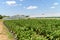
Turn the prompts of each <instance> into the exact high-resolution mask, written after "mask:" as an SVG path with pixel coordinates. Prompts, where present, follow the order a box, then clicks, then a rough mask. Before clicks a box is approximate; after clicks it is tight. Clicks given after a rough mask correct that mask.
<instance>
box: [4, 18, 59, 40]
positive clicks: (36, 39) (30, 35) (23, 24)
mask: <svg viewBox="0 0 60 40" xmlns="http://www.w3.org/2000/svg"><path fill="white" fill-rule="evenodd" d="M4 24H5V25H6V26H7V28H8V29H9V30H10V31H11V32H12V33H13V34H14V36H15V38H16V39H17V40H60V19H59V20H57V19H20V20H6V21H4Z"/></svg>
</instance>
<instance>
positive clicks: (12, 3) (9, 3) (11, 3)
mask: <svg viewBox="0 0 60 40" xmlns="http://www.w3.org/2000/svg"><path fill="white" fill-rule="evenodd" d="M6 4H8V5H15V4H16V1H6Z"/></svg>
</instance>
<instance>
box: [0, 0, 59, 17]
mask: <svg viewBox="0 0 60 40" xmlns="http://www.w3.org/2000/svg"><path fill="white" fill-rule="evenodd" d="M0 14H1V15H9V16H12V15H29V16H31V17H42V16H43V17H48V16H60V0H0Z"/></svg>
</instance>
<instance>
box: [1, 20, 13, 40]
mask: <svg viewBox="0 0 60 40" xmlns="http://www.w3.org/2000/svg"><path fill="white" fill-rule="evenodd" d="M0 40H14V39H13V37H12V35H11V33H10V32H9V31H8V29H7V28H6V27H5V26H4V24H3V20H0Z"/></svg>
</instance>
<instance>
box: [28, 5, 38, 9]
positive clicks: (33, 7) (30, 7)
mask: <svg viewBox="0 0 60 40" xmlns="http://www.w3.org/2000/svg"><path fill="white" fill-rule="evenodd" d="M36 8H38V7H37V6H28V7H27V9H36Z"/></svg>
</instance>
